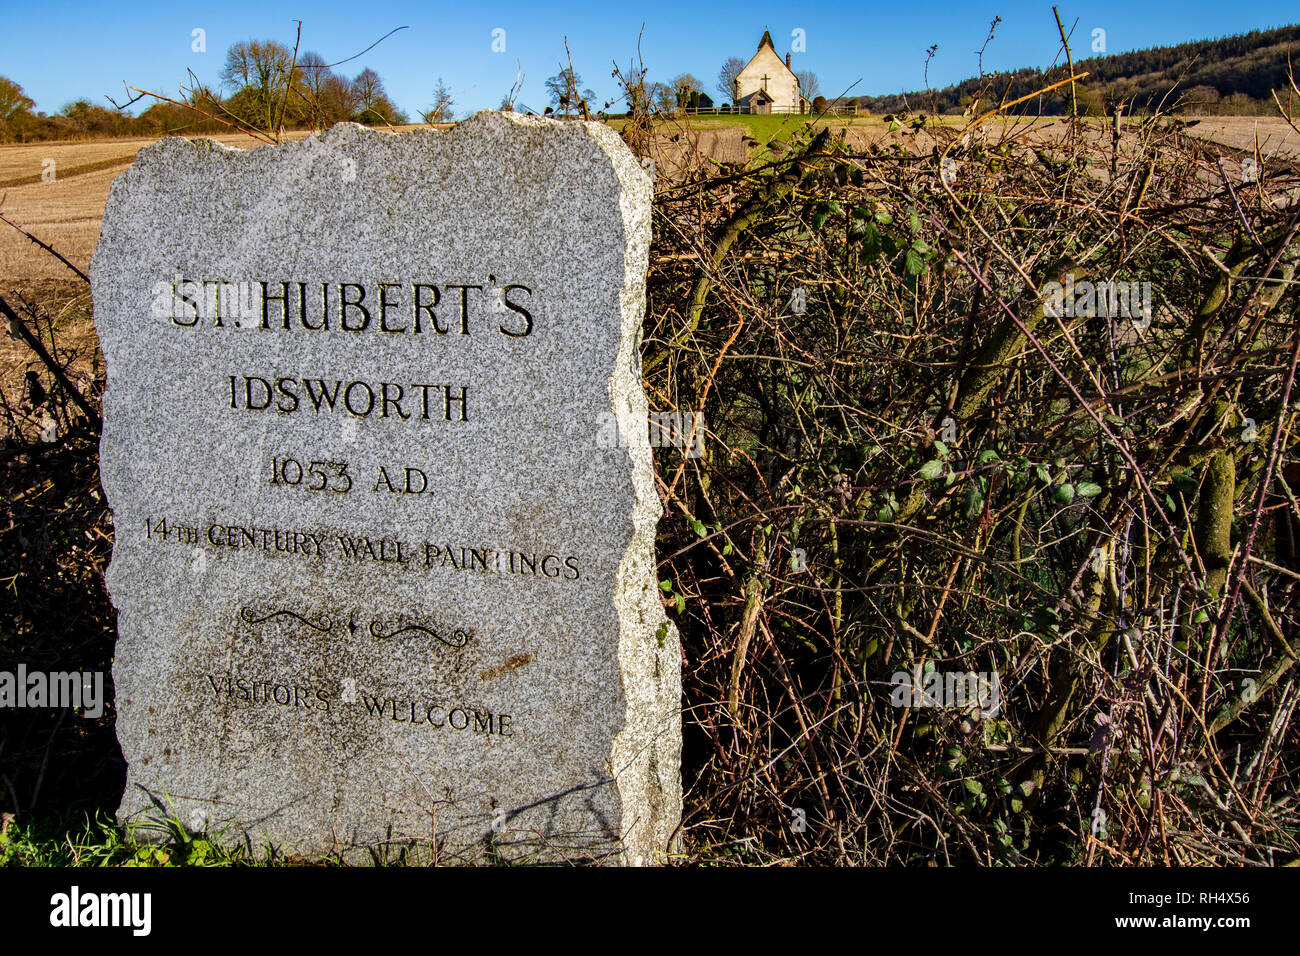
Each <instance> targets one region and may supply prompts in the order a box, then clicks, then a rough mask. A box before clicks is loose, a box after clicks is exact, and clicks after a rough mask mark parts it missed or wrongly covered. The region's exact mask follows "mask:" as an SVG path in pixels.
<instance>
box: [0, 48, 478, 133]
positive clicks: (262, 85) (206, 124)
mask: <svg viewBox="0 0 1300 956" xmlns="http://www.w3.org/2000/svg"><path fill="white" fill-rule="evenodd" d="M191 78H192V77H191ZM219 79H220V83H221V85H220V87H216V88H214V87H210V86H207V85H205V84H201V83H197V82H195V83H193V84H192V86H191V87H190V88H188V89H186V90H185V91H184V99H183V100H174V101H168V100H164V99H161V98H159V97H157V96H155V97H154V99H155V102H154V103H153V105H151V106H150V107H149V108H148V109H145V110H144V111H143V112H141V113H140V115H139V116H132V115H130V114H129V113H127V112H126V111H125V109H124V108H111V109H110V108H108V107H105V106H100V105H98V104H95V103H92V102H90V101H89V100H86V99H79V100H75V101H74V102H71V103H68V104H67V105H66V106H64V107H63V108H62V109H61V110H60V111H59V112H58V113H55V114H53V115H46V114H45V113H42V112H37V111H36V103H35V101H33V100H32V99H31V97H29V96H27V95H26V93H24V91H23V88H22V87H21V86H20V85H19V84H18V83H17V82H16V81H14V80H12V79H9V78H7V77H4V76H0V142H33V141H39V140H48V139H74V138H79V137H88V136H142V135H143V136H157V135H165V134H170V133H220V132H230V130H231V127H232V126H233V127H236V128H245V129H247V128H251V129H259V130H274V129H301V128H304V127H308V128H326V127H329V126H332V125H334V124H335V123H341V122H348V121H351V122H354V123H362V124H365V125H368V126H390V125H392V126H396V125H400V124H402V123H408V122H410V119H409V118H408V117H407V115H406V114H405V113H404V112H402V111H401V110H400V109H398V108H397V106H396V105H394V103H393V101H392V100H391V99H390V98H389V96H388V93H387V91H386V90H385V89H384V83H383V80H382V79H381V78H380V76H379V74H378V73H376V72H375V71H374V70H372V69H370V68H369V67H365V68H363V69H362V70H361V72H360V73H358V74H357V75H356V76H353V77H348V76H346V75H344V74H341V73H336V72H334V70H333V69H332V68H331V64H328V63H326V62H325V59H324V58H323V57H322V56H320V54H318V53H315V52H312V51H307V52H304V53H300V54H298V55H297V56H296V57H295V55H294V51H293V50H292V49H290V48H289V47H287V46H285V45H284V44H282V43H279V42H278V41H275V40H241V41H239V42H238V43H234V44H232V45H231V47H230V49H229V50H227V52H226V59H225V63H224V65H223V66H222V68H221V72H220V74H219ZM223 91H225V92H224V93H223ZM147 95H153V94H147ZM132 102H134V101H132ZM125 105H129V104H124V106H125ZM452 106H453V98H452V94H451V93H450V91H448V89H447V87H446V85H445V84H444V83H443V81H442V79H441V77H440V78H439V79H438V86H437V89H436V90H435V92H434V95H433V103H432V105H431V106H430V107H429V109H428V110H426V111H424V112H423V113H422V114H421V118H422V119H423V120H424V121H425V122H445V121H448V120H450V119H451V116H452Z"/></svg>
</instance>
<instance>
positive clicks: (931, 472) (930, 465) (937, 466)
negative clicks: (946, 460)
mask: <svg viewBox="0 0 1300 956" xmlns="http://www.w3.org/2000/svg"><path fill="white" fill-rule="evenodd" d="M918 474H920V476H921V477H922V478H923V479H924V480H926V481H933V480H934V479H935V478H938V477H939V476H940V475H941V474H943V462H941V461H940V460H939V459H938V458H934V459H931V460H930V461H927V462H926V463H925V464H924V465H922V466H921V470H920V472H918Z"/></svg>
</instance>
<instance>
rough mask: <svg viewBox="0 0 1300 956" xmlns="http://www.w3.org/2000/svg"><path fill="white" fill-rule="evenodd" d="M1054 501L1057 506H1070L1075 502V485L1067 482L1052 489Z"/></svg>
mask: <svg viewBox="0 0 1300 956" xmlns="http://www.w3.org/2000/svg"><path fill="white" fill-rule="evenodd" d="M1052 500H1053V501H1055V502H1056V503H1057V504H1062V505H1068V504H1069V503H1070V502H1071V501H1073V500H1074V485H1072V484H1070V483H1069V482H1066V483H1065V484H1063V485H1057V486H1056V487H1055V488H1053V489H1052Z"/></svg>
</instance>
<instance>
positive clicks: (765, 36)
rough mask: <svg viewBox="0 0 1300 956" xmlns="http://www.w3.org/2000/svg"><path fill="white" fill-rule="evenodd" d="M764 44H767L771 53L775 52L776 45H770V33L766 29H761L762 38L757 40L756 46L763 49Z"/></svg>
mask: <svg viewBox="0 0 1300 956" xmlns="http://www.w3.org/2000/svg"><path fill="white" fill-rule="evenodd" d="M764 44H767V46H768V47H769V48H770V49H771V51H772V52H773V53H775V52H776V47H774V46H772V34H771V33H769V32H768V31H766V30H764V31H763V39H761V40H759V41H758V48H759V49H760V50H761V49H763V45H764Z"/></svg>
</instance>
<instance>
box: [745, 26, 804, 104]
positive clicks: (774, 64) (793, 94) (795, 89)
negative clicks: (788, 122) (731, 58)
mask: <svg viewBox="0 0 1300 956" xmlns="http://www.w3.org/2000/svg"><path fill="white" fill-rule="evenodd" d="M735 94H736V101H735V102H736V107H737V108H738V109H739V110H740V112H742V113H807V112H808V109H809V103H808V99H807V97H805V96H804V95H803V93H802V92H801V91H800V89H799V79H798V78H797V77H796V76H795V75H794V71H793V70H791V69H790V54H789V53H787V54H786V55H785V60H784V61H783V60H782V59H781V57H780V55H779V54H778V53H777V52H776V47H774V46H772V34H771V33H769V32H768V31H766V30H764V31H763V39H761V40H759V41H758V52H757V53H755V54H754V56H753V58H751V59H750V61H749V62H748V63H746V64H745V68H744V69H743V70H741V71H740V73H738V74H737V75H736V90H735Z"/></svg>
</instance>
